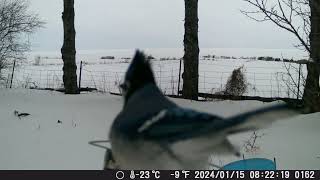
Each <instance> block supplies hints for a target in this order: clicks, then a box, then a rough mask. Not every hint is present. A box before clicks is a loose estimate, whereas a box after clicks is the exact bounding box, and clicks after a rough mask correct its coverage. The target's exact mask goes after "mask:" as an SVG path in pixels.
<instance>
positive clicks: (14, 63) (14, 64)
mask: <svg viewBox="0 0 320 180" xmlns="http://www.w3.org/2000/svg"><path fill="white" fill-rule="evenodd" d="M15 66H16V60H14V61H13V67H12V74H11V82H10V89H11V88H12V80H13V75H14V68H15Z"/></svg>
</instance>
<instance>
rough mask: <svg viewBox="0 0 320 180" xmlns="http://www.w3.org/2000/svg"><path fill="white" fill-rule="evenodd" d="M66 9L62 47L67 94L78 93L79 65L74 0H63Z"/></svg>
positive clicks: (63, 15) (63, 16) (64, 12)
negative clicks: (77, 62) (77, 61)
mask: <svg viewBox="0 0 320 180" xmlns="http://www.w3.org/2000/svg"><path fill="white" fill-rule="evenodd" d="M63 4H64V11H63V13H62V20H63V29H64V42H63V46H62V48H61V53H62V59H63V83H64V87H65V93H66V94H78V93H79V89H78V86H77V65H76V48H75V36H76V31H75V28H74V16H75V13H74V0H63Z"/></svg>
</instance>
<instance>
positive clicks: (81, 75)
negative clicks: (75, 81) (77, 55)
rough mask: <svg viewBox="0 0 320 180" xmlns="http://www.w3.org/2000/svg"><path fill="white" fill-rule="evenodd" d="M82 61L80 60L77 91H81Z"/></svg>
mask: <svg viewBox="0 0 320 180" xmlns="http://www.w3.org/2000/svg"><path fill="white" fill-rule="evenodd" d="M81 76H82V61H81V62H80V74H79V91H81Z"/></svg>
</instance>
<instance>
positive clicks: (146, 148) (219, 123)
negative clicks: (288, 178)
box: [110, 51, 298, 170]
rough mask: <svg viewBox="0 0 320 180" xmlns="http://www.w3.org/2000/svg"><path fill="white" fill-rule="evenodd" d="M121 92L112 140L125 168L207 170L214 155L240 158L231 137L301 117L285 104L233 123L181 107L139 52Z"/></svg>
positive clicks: (233, 119) (117, 158)
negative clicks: (121, 103) (158, 82)
mask: <svg viewBox="0 0 320 180" xmlns="http://www.w3.org/2000/svg"><path fill="white" fill-rule="evenodd" d="M120 87H121V88H122V91H123V93H124V106H123V109H122V111H121V112H120V113H119V114H118V116H117V117H116V119H115V120H114V122H113V124H112V127H111V131H110V141H111V145H112V153H113V157H114V160H115V162H116V163H117V165H118V166H119V168H121V169H167V170H169V169H204V168H206V167H207V163H208V158H209V156H210V155H212V154H222V155H229V154H233V155H239V151H238V149H237V148H236V147H235V146H234V145H232V144H231V143H230V141H229V140H228V139H227V137H228V136H229V135H232V134H236V133H240V132H246V131H252V130H257V129H260V128H263V127H265V125H268V124H270V123H271V122H272V121H274V120H278V119H283V118H288V117H291V116H294V115H297V114H298V113H297V112H295V111H294V110H291V109H289V108H288V107H287V106H286V105H284V104H280V105H279V104H278V105H272V106H269V107H265V108H262V109H258V110H255V111H252V112H247V113H243V114H240V115H236V116H233V117H230V118H222V117H219V116H217V115H213V114H208V113H203V112H198V111H195V110H192V109H186V108H182V107H179V106H178V105H177V104H175V103H174V102H172V101H170V100H169V99H168V98H166V97H165V96H164V95H163V94H162V93H161V91H160V90H159V88H158V87H157V85H156V82H155V79H154V75H153V72H152V69H151V66H150V64H149V62H148V61H147V60H146V58H145V55H144V54H143V53H142V52H139V51H137V52H136V54H135V57H134V59H133V61H132V62H131V64H130V66H129V68H128V70H127V72H126V75H125V81H124V83H123V84H122V85H121V86H120Z"/></svg>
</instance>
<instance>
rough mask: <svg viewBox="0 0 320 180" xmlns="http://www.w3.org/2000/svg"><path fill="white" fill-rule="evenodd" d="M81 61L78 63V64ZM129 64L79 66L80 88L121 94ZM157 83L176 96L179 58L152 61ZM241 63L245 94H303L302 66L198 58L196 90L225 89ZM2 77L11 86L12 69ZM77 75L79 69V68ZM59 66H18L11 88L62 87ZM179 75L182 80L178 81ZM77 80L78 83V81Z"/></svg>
mask: <svg viewBox="0 0 320 180" xmlns="http://www.w3.org/2000/svg"><path fill="white" fill-rule="evenodd" d="M79 66H80V64H79V65H78V67H79ZM127 66H128V63H121V64H86V63H84V66H83V67H82V68H81V70H82V72H81V87H89V88H96V89H97V90H99V91H101V92H105V93H108V92H112V93H120V89H119V85H120V83H121V82H123V78H124V75H125V70H126V68H127ZM152 66H153V69H154V75H155V78H156V82H157V84H158V86H159V87H160V89H161V90H162V91H163V93H164V94H166V95H178V93H179V90H182V84H183V78H182V77H181V74H179V72H180V71H181V72H183V65H182V66H181V69H180V67H179V66H180V65H179V61H178V60H175V61H155V62H154V63H152ZM242 66H244V75H245V77H246V81H247V85H248V88H247V92H246V94H245V95H246V96H260V97H284V98H297V99H300V98H301V97H302V92H303V89H304V81H305V77H306V70H305V69H306V67H305V65H301V64H295V63H287V64H282V65H281V64H276V65H271V66H262V65H261V66H258V65H257V64H245V65H243V64H241V63H239V64H233V63H232V65H230V64H221V63H220V64H219V62H206V61H200V66H199V92H201V93H208V94H217V93H221V92H223V91H224V88H225V85H226V83H227V81H228V79H229V77H230V75H231V73H232V71H233V70H234V69H236V68H239V67H242ZM2 74H3V77H5V78H4V79H5V80H2V84H3V85H4V86H6V87H10V85H11V77H12V70H10V69H7V70H5V71H3V72H2ZM77 74H78V77H79V75H80V68H79V69H78V72H77ZM62 77H63V72H62V65H55V66H18V67H16V68H15V72H14V76H13V78H12V85H11V86H12V88H51V89H57V88H62V87H63V80H62ZM179 77H180V79H181V83H180V84H179ZM78 83H79V82H78Z"/></svg>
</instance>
